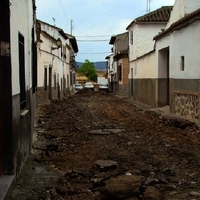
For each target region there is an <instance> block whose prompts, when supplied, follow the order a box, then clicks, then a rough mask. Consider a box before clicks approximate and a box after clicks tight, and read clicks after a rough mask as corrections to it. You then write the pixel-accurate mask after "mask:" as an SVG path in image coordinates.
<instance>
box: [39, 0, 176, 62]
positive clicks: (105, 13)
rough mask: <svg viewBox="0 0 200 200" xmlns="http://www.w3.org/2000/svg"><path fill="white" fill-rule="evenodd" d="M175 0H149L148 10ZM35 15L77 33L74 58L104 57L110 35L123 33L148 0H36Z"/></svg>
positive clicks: (67, 31) (144, 11) (67, 30)
mask: <svg viewBox="0 0 200 200" xmlns="http://www.w3.org/2000/svg"><path fill="white" fill-rule="evenodd" d="M174 2H175V0H151V3H150V10H151V11H153V10H155V9H157V8H159V7H161V6H164V5H173V4H174ZM36 5H37V18H38V19H40V20H42V21H45V22H47V23H49V24H52V25H53V24H54V21H53V18H54V19H55V24H56V26H57V27H60V28H62V29H63V30H64V31H65V32H66V33H69V34H70V33H71V21H72V20H73V23H72V24H73V30H72V35H74V36H76V39H77V43H78V48H79V52H78V54H77V57H76V60H77V61H79V62H83V61H84V60H85V59H89V60H90V61H92V62H96V61H105V57H106V56H107V55H109V54H110V51H111V45H109V40H110V37H111V36H112V35H116V34H119V33H123V32H125V31H126V27H127V26H128V25H129V23H130V22H131V21H132V20H134V19H135V18H136V17H139V16H142V15H144V14H145V13H146V9H147V0H123V1H122V0H36Z"/></svg>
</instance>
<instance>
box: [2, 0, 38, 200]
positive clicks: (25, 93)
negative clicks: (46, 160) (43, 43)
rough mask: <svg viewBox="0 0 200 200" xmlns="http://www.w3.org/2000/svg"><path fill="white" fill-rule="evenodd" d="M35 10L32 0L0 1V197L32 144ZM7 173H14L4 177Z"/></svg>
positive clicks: (34, 83)
mask: <svg viewBox="0 0 200 200" xmlns="http://www.w3.org/2000/svg"><path fill="white" fill-rule="evenodd" d="M35 10H36V7H35V1H32V0H29V1H27V0H21V1H14V0H10V1H7V0H1V1H0V19H1V20H0V92H1V103H0V185H1V192H0V199H4V195H5V192H6V191H7V189H8V187H9V183H10V182H12V180H14V179H15V178H16V177H18V176H19V173H20V171H21V169H22V167H23V166H24V163H25V161H26V160H27V158H28V156H29V154H30V151H31V147H32V133H33V126H34V117H35V88H36V76H37V73H36V70H37V66H36V64H37V60H36V37H35V18H36V16H35ZM19 22H20V23H19ZM6 175H13V176H9V178H8V179H5V176H6ZM5 180H6V181H5ZM9 181H10V182H9Z"/></svg>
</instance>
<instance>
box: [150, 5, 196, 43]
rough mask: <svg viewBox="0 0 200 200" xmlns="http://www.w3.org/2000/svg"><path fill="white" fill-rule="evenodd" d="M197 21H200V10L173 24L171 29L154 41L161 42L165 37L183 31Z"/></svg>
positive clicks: (157, 36) (160, 34)
mask: <svg viewBox="0 0 200 200" xmlns="http://www.w3.org/2000/svg"><path fill="white" fill-rule="evenodd" d="M196 20H200V8H199V9H197V10H196V11H194V12H191V13H189V14H187V15H185V16H184V17H182V18H181V19H179V20H178V21H176V22H174V23H172V24H171V26H170V27H169V28H167V29H165V30H164V31H163V32H161V33H159V34H158V35H156V36H155V37H154V38H153V39H154V40H159V39H161V38H163V37H164V36H166V35H169V34H170V33H172V32H173V31H175V30H179V29H182V28H183V27H186V26H188V25H189V24H191V23H193V22H194V21H196Z"/></svg>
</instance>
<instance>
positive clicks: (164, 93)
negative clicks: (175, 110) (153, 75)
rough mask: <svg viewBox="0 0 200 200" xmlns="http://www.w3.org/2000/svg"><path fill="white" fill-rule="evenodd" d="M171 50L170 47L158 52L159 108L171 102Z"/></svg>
mask: <svg viewBox="0 0 200 200" xmlns="http://www.w3.org/2000/svg"><path fill="white" fill-rule="evenodd" d="M169 60H170V50H169V47H167V48H164V49H161V50H159V52H158V106H165V105H169V102H170V75H169V74H170V66H169V65H170V62H169Z"/></svg>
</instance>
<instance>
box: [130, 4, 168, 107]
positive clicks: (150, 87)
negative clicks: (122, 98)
mask: <svg viewBox="0 0 200 200" xmlns="http://www.w3.org/2000/svg"><path fill="white" fill-rule="evenodd" d="M171 9H172V6H164V7H161V8H159V9H157V10H155V11H152V12H150V13H147V14H145V15H143V16H140V17H138V18H136V19H134V20H133V21H132V22H131V23H130V24H129V25H128V26H127V28H126V29H127V30H128V32H129V63H130V69H129V87H130V90H129V96H131V97H133V99H134V100H136V101H139V102H142V103H144V104H148V105H151V106H156V105H157V100H156V95H157V94H156V88H157V81H158V80H157V71H156V64H155V62H156V60H155V42H154V41H153V37H154V36H155V35H156V34H157V33H158V32H160V31H161V30H162V29H164V28H165V26H166V24H167V22H168V20H169V17H170V12H171Z"/></svg>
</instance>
